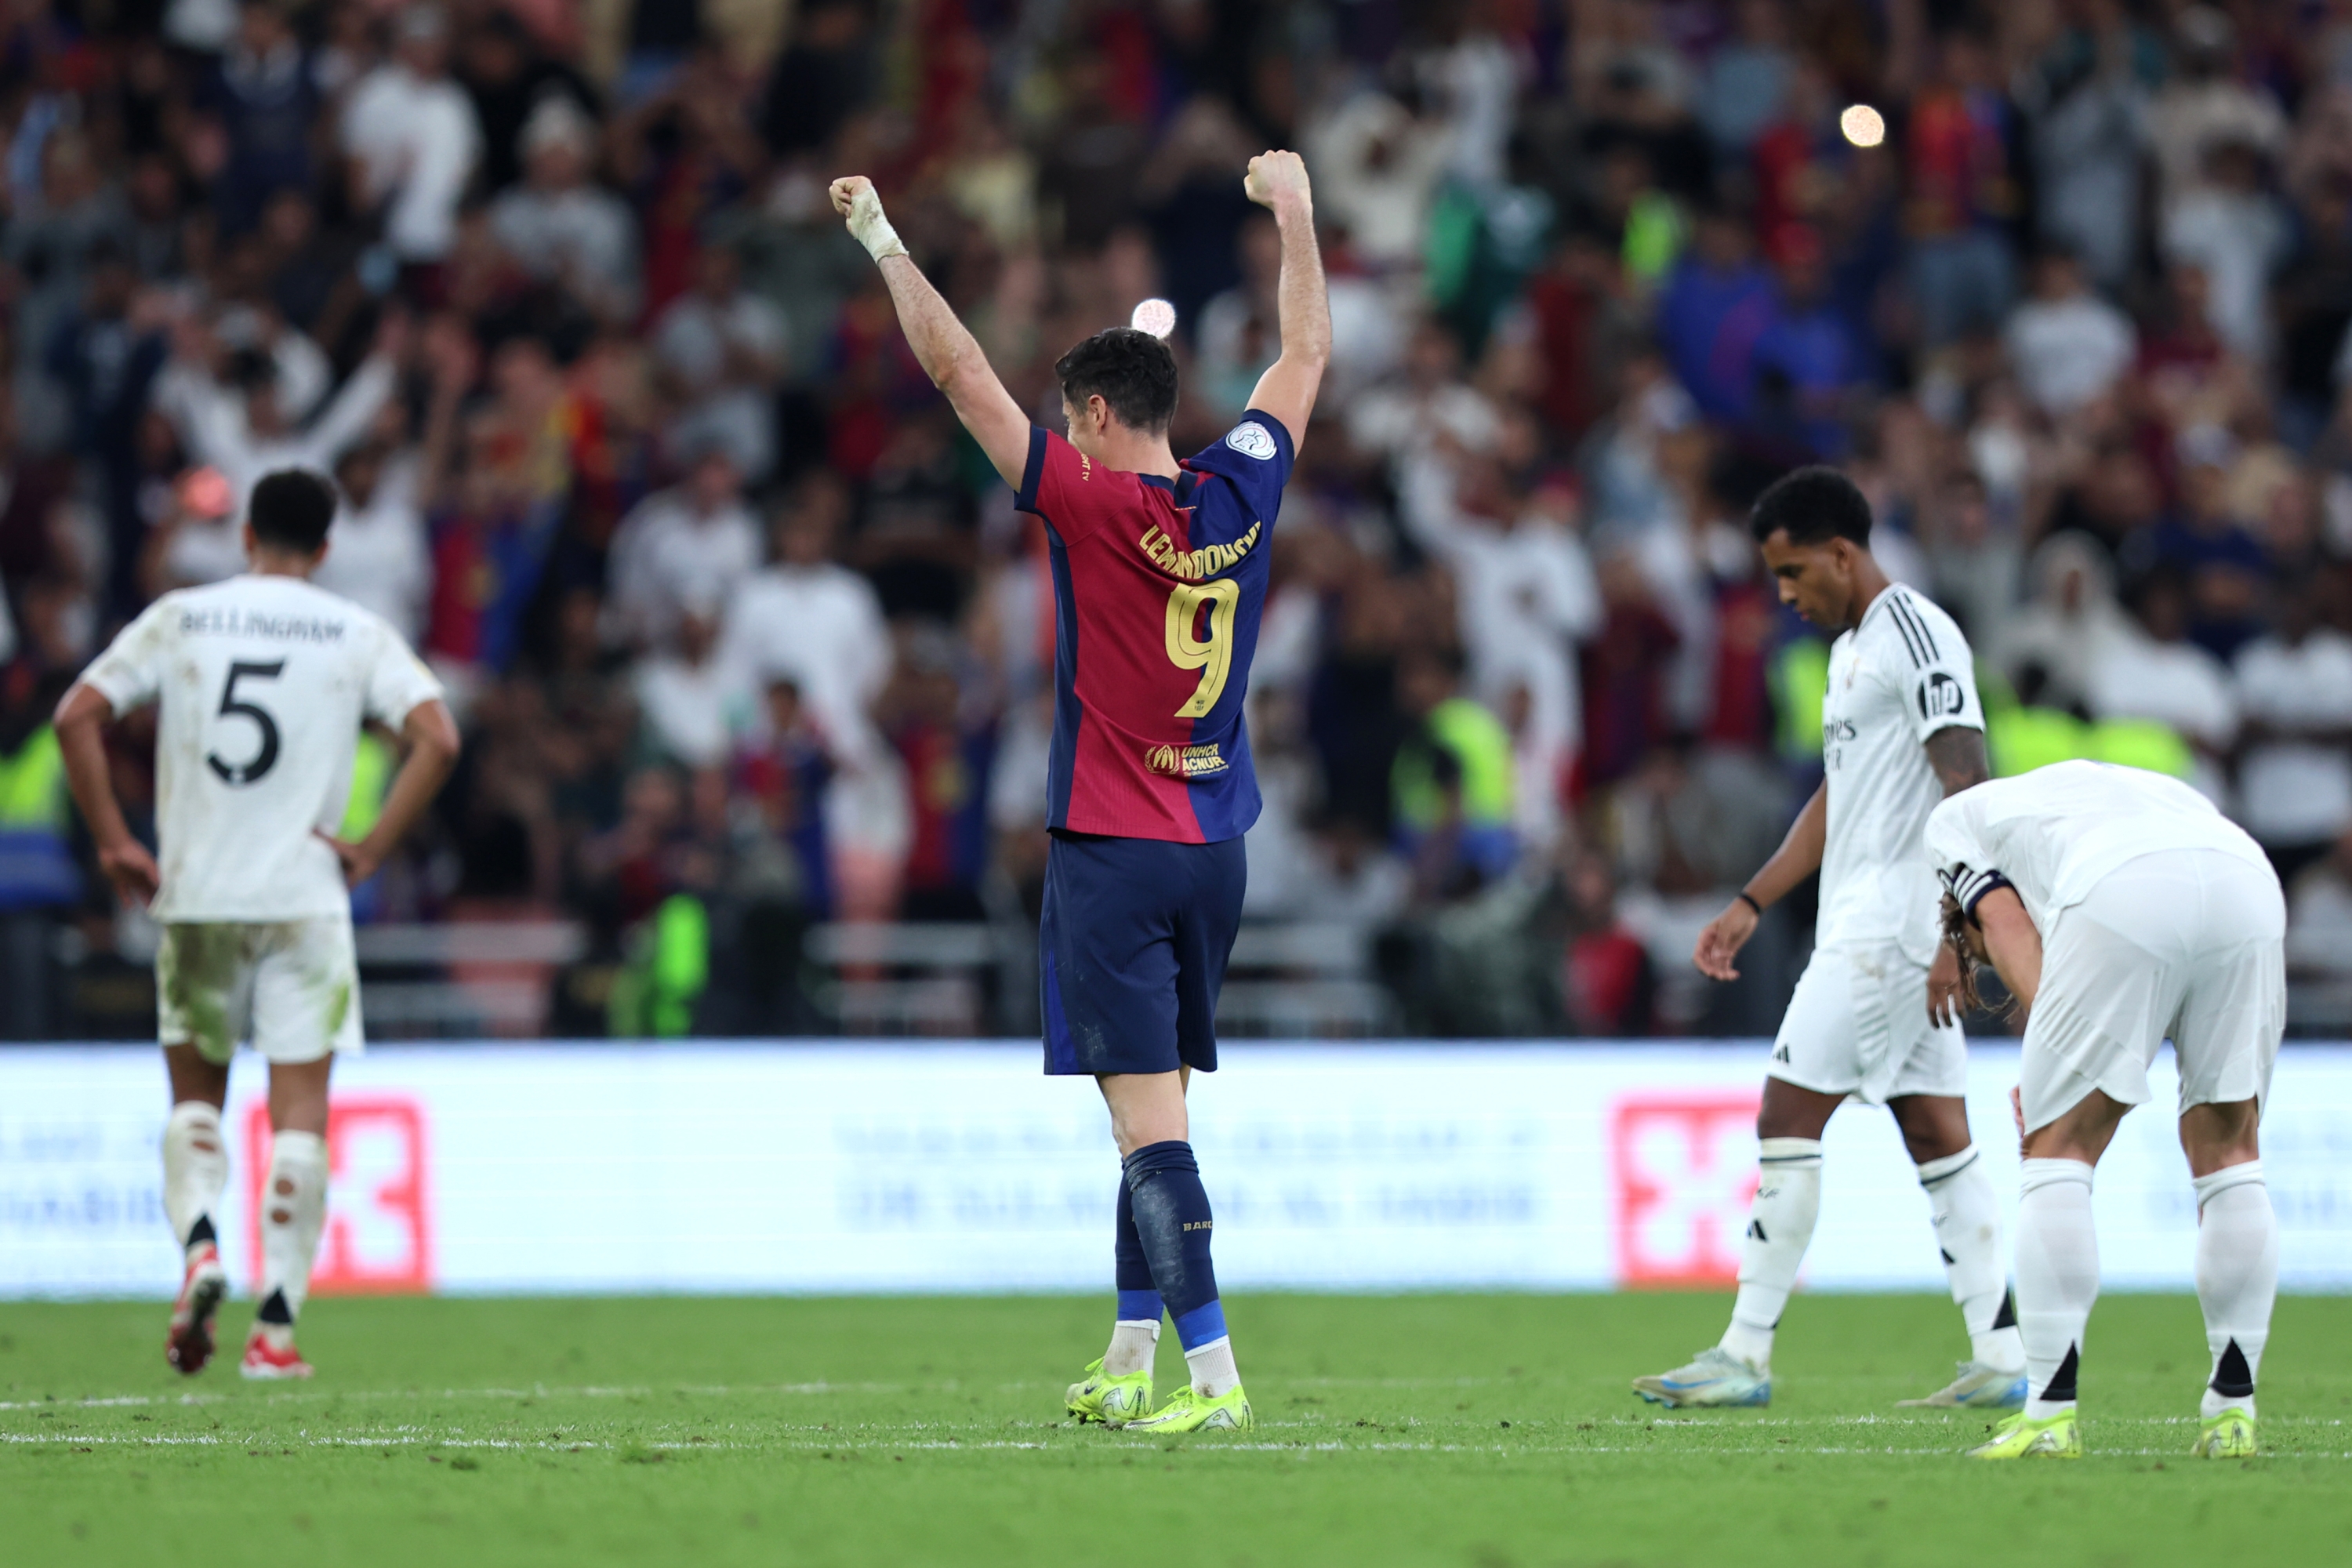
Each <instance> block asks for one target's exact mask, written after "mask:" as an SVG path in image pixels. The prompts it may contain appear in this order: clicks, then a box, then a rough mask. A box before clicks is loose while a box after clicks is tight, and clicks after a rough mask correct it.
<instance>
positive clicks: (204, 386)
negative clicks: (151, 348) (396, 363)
mask: <svg viewBox="0 0 2352 1568" xmlns="http://www.w3.org/2000/svg"><path fill="white" fill-rule="evenodd" d="M174 370H175V371H178V372H182V373H184V374H171V375H170V376H169V378H168V379H165V380H161V381H159V384H158V385H157V387H156V392H155V397H156V405H157V406H158V407H160V408H161V409H162V410H163V416H164V417H165V418H167V419H169V420H171V421H172V424H173V426H174V427H175V428H176V429H177V430H178V431H179V432H180V438H181V439H182V440H184V441H185V442H186V443H187V444H188V450H189V452H190V454H191V455H193V456H194V458H196V460H197V461H198V462H202V463H209V464H210V465H212V466H213V467H214V468H218V469H219V470H220V471H221V477H222V478H224V479H227V480H228V484H229V489H230V490H231V491H233V492H234V493H235V494H236V516H238V517H243V516H244V515H245V503H246V500H247V498H248V497H249V496H251V495H252V493H253V487H254V486H255V485H257V484H258V483H259V482H260V481H261V477H262V476H263V475H264V474H268V473H273V472H275V471H276V470H278V469H279V468H315V469H318V470H320V472H331V471H332V470H333V468H334V466H335V460H336V459H337V458H341V456H342V455H343V453H344V452H345V451H346V450H348V449H349V448H350V447H352V446H353V445H354V444H356V443H357V442H358V441H359V439H360V437H362V436H364V435H366V434H367V430H368V426H370V425H372V424H373V423H374V422H375V416H376V414H377V412H378V411H379V410H381V409H382V408H383V405H384V404H385V402H386V401H388V400H389V399H390V398H391V396H392V395H393V392H394V389H395V388H396V387H397V385H398V383H399V375H398V373H397V372H395V371H394V369H393V365H392V362H391V361H390V360H388V359H385V358H384V357H383V356H382V355H380V354H377V355H371V356H370V357H369V358H368V360H367V362H366V363H363V364H362V365H361V366H360V367H359V369H357V370H355V371H353V372H352V376H351V379H350V380H349V381H346V382H345V383H343V384H342V388H341V390H340V391H338V392H337V393H336V394H335V395H334V397H333V398H332V399H331V400H330V401H329V403H328V404H327V406H326V408H325V410H324V411H323V412H321V413H320V416H318V417H317V418H316V419H314V420H312V421H311V422H310V424H308V425H306V426H302V427H301V428H299V429H295V430H289V431H287V432H285V433H284V434H282V435H278V436H257V435H255V434H254V432H253V428H252V426H249V425H247V423H246V420H245V400H244V399H243V398H241V397H239V396H238V395H236V394H235V393H233V392H231V391H229V389H228V388H226V387H225V386H223V385H221V384H219V383H218V382H216V381H215V380H213V379H212V378H211V377H210V376H208V375H204V374H199V373H196V372H194V371H192V370H189V369H188V367H186V366H175V367H174Z"/></svg>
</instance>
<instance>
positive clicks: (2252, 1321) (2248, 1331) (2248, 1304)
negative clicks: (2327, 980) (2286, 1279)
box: [2196, 1160, 2279, 1416]
mask: <svg viewBox="0 0 2352 1568" xmlns="http://www.w3.org/2000/svg"><path fill="white" fill-rule="evenodd" d="M2196 1186H2197V1303H2198V1305H2199V1306H2200V1307H2202V1308H2204V1309H2205V1343H2206V1346H2207V1348H2209V1349H2210V1350H2211V1351H2212V1352H2213V1375H2212V1378H2211V1380H2210V1382H2209V1383H2208V1384H2207V1385H2206V1388H2205V1397H2204V1399H2203V1400H2202V1401H2201V1402H2200V1413H2201V1414H2203V1415H2208V1416H2212V1415H2220V1414H2221V1412H2222V1411H2224V1410H2229V1409H2231V1408H2242V1409H2243V1410H2245V1412H2246V1413H2247V1414H2248V1415H2252V1414H2253V1409H2254V1378H2255V1376H2256V1375H2257V1374H2258V1373H2261V1371H2262V1367H2263V1346H2264V1345H2266V1344H2268V1343H2269V1342H2270V1337H2271V1306H2272V1303H2273V1302H2274V1301H2276V1300H2277V1299H2278V1272H2279V1241H2278V1216H2277V1215H2275V1214H2273V1212H2272V1211H2271V1190H2270V1188H2269V1187H2268V1186H2267V1185H2265V1184H2264V1183H2263V1163H2262V1162H2261V1161H2260V1160H2249V1161H2247V1162H2246V1163H2244V1164H2242V1165H2227V1166H2224V1167H2223V1168H2221V1170H2218V1171H2216V1172H2214V1173H2212V1174H2211V1175H2210V1176H2200V1177H2198V1178H2197V1182H2196ZM2233 1348H2234V1349H2235V1350H2236V1352H2238V1353H2237V1357H2236V1364H2234V1365H2233V1364H2231V1354H2230V1352H2231V1350H2232V1349H2233Z"/></svg>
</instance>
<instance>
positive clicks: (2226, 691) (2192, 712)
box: [2085, 636, 2238, 801]
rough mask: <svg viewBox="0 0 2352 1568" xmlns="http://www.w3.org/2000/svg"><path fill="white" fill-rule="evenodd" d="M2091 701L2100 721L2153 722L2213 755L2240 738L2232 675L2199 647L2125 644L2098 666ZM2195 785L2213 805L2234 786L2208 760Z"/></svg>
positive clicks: (2144, 640) (2135, 640) (2132, 640)
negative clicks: (2128, 720) (2134, 720)
mask: <svg viewBox="0 0 2352 1568" xmlns="http://www.w3.org/2000/svg"><path fill="white" fill-rule="evenodd" d="M2085 697H2086V699H2087V700H2088V702H2089V704H2090V709H2091V716H2092V717H2093V718H2095V719H2153V720H2155V721H2157V722H2158V723H2160V724H2169V725H2170V726H2172V728H2174V729H2175V730H2178V731H2180V733H2181V734H2182V735H2184V736H2186V737H2188V738H2189V740H2190V741H2192V742H2196V743H2197V744H2199V745H2200V746H2203V747H2205V748H2206V749H2207V750H2209V751H2213V752H2221V751H2227V750H2228V749H2229V746H2230V742H2231V741H2233V740H2235V739H2236V738H2237V734H2238V701H2237V698H2236V697H2235V696H2234V695H2233V694H2232V693H2231V690H2230V675H2229V671H2228V670H2227V669H2226V668H2223V666H2222V664H2221V660H2220V659H2218V658H2214V657H2213V656H2212V655H2211V654H2210V653H2208V652H2206V651H2205V650H2204V649H2203V648H2201V647H2198V646H2197V645H2196V644H2195V643H2189V642H2158V641H2157V640H2156V639H2155V638H2153V637H2147V636H2136V637H2126V638H2123V639H2120V640H2118V641H2116V642H2115V643H2114V644H2112V645H2111V646H2109V647H2108V648H2107V649H2106V650H2105V652H2104V653H2102V654H2101V655H2100V656H2099V657H2098V658H2097V659H2096V660H2095V662H2094V663H2093V664H2092V666H2091V671H2090V687H2089V689H2088V691H2087V692H2086V693H2085ZM2189 782H2190V783H2191V784H2194V785H2196V787H2197V788H2198V790H2200V792H2201V793H2202V794H2204V795H2206V797H2207V798H2209V799H2210V800H2214V801H2220V800H2222V799H2224V798H2226V796H2227V795H2228V791H2229V780H2228V779H2227V778H2226V777H2225V776H2223V774H2222V773H2221V770H2220V769H2219V768H2217V767H2216V766H2215V765H2214V764H2213V763H2212V762H2211V761H2210V760H2209V759H2208V758H2206V757H2203V756H2200V757H2199V758H2198V760H2197V763H2196V771H2195V772H2194V773H2192V774H2191V775H2190V778H2189Z"/></svg>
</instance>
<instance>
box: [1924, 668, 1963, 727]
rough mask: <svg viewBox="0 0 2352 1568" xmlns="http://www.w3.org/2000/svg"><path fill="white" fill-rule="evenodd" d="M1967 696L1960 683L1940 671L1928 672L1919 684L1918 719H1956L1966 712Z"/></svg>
mask: <svg viewBox="0 0 2352 1568" xmlns="http://www.w3.org/2000/svg"><path fill="white" fill-rule="evenodd" d="M1968 705H1969V694H1968V693H1967V692H1966V691H1964V690H1962V689H1961V688H1960V683H1959V682H1958V681H1957V680H1955V679H1952V678H1951V677H1950V676H1948V675H1946V674H1945V673H1944V672H1943V671H1942V670H1940V669H1938V670H1933V671H1931V672H1929V674H1928V676H1927V679H1925V680H1923V681H1921V682H1920V683H1919V717H1920V718H1922V719H1957V718H1958V717H1959V716H1960V714H1961V713H1962V712H1964V711H1966V710H1967V709H1968Z"/></svg>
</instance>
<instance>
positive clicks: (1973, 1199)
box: [1919, 1143, 2025, 1372]
mask: <svg viewBox="0 0 2352 1568" xmlns="http://www.w3.org/2000/svg"><path fill="white" fill-rule="evenodd" d="M1919 1184H1920V1185H1921V1186H1922V1187H1925V1188H1926V1189H1927V1206H1928V1209H1929V1210H1930V1212H1932V1213H1933V1214H1934V1215H1935V1219H1936V1245H1937V1247H1939V1248H1940V1249H1941V1250H1942V1252H1943V1255H1944V1272H1945V1273H1946V1275H1947V1276H1948V1277H1949V1278H1950V1279H1951V1282H1952V1300H1954V1301H1955V1302H1957V1303H1958V1306H1959V1309H1960V1320H1961V1321H1963V1322H1965V1323H1966V1324H1967V1325H1968V1329H1969V1354H1970V1355H1972V1356H1974V1357H1975V1358H1976V1359H1977V1360H1978V1361H1979V1362H1982V1363H1984V1364H1985V1365H1987V1366H1995V1367H1999V1368H2000V1369H2001V1370H2002V1371H2003V1372H2022V1371H2024V1370H2025V1342H2024V1341H2022V1340H2021V1339H2020V1338H2019V1337H2018V1333H2017V1328H2016V1325H2015V1324H2013V1323H2012V1324H2010V1325H2008V1326H2006V1327H2002V1328H1995V1327H1993V1323H1994V1322H1995V1321H1996V1320H1998V1319H1999V1318H2000V1307H2001V1300H2002V1298H2003V1297H2005V1296H2006V1295H2008V1293H2009V1278H2008V1276H2007V1274H2005V1273H2004V1272H2003V1271H2002V1268H2001V1257H2000V1195H1999V1194H1996V1193H1995V1192H1994V1191H1993V1186H1992V1177H1991V1176H1990V1175H1989V1174H1988V1173H1986V1171H1985V1167H1984V1161H1982V1160H1981V1159H1979V1157H1978V1155H1977V1146H1976V1145H1975V1144H1973V1143H1971V1144H1969V1146H1968V1147H1967V1148H1965V1149H1963V1150H1961V1151H1960V1152H1958V1153H1957V1154H1948V1155H1946V1156H1945V1157H1944V1158H1942V1159H1940V1160H1929V1161H1927V1163H1924V1164H1922V1165H1921V1166H1920V1167H1919Z"/></svg>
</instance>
